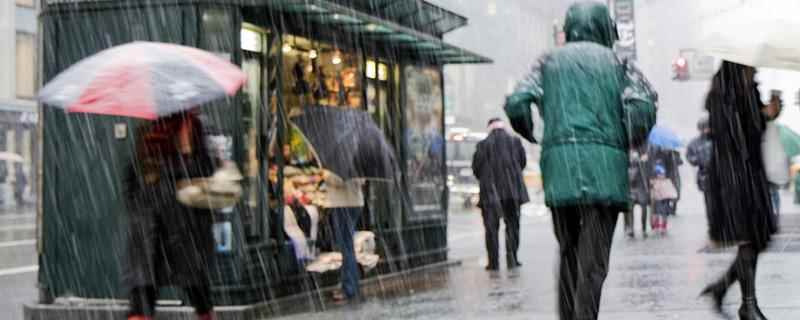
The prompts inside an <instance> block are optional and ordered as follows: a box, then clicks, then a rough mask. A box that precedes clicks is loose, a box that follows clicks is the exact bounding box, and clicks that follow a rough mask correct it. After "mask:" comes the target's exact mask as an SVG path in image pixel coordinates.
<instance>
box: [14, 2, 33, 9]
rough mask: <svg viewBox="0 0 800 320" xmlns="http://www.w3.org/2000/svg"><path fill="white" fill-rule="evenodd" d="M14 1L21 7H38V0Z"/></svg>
mask: <svg viewBox="0 0 800 320" xmlns="http://www.w3.org/2000/svg"><path fill="white" fill-rule="evenodd" d="M14 2H15V3H16V4H17V5H18V6H21V7H30V8H35V7H36V0H15V1H14Z"/></svg>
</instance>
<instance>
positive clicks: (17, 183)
mask: <svg viewBox="0 0 800 320" xmlns="http://www.w3.org/2000/svg"><path fill="white" fill-rule="evenodd" d="M27 187H28V176H26V175H25V169H24V166H23V165H22V164H21V163H16V164H14V200H15V201H16V202H17V206H20V207H21V206H24V205H25V188H27Z"/></svg>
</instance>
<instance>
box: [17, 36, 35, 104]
mask: <svg viewBox="0 0 800 320" xmlns="http://www.w3.org/2000/svg"><path fill="white" fill-rule="evenodd" d="M16 54H17V56H16V77H17V78H16V88H17V90H16V93H17V97H18V98H22V99H30V98H33V97H34V96H35V95H36V36H35V35H33V34H30V33H24V32H17V53H16Z"/></svg>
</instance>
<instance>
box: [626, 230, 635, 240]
mask: <svg viewBox="0 0 800 320" xmlns="http://www.w3.org/2000/svg"><path fill="white" fill-rule="evenodd" d="M625 235H627V236H628V238H631V239H633V238H636V234H634V233H633V230H631V231H628V232H626V233H625Z"/></svg>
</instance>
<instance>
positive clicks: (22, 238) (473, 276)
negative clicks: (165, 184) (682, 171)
mask: <svg viewBox="0 0 800 320" xmlns="http://www.w3.org/2000/svg"><path fill="white" fill-rule="evenodd" d="M534 198H536V199H538V200H539V201H540V200H541V197H540V196H539V197H534ZM784 199H787V200H784V206H785V208H784V212H786V213H785V214H784V215H783V216H782V221H783V222H784V223H783V230H784V233H783V234H781V235H779V236H777V237H776V238H775V241H774V243H773V247H772V248H771V249H770V252H768V253H766V254H764V255H763V258H762V260H761V261H762V262H761V264H760V266H759V274H758V287H759V300H760V303H761V305H762V307H763V309H764V311H765V313H766V314H767V315H768V316H770V318H771V319H794V318H797V317H798V316H800V291H798V290H794V289H795V287H796V286H797V284H800V268H798V267H797V266H800V207H798V206H796V205H791V204H789V202H791V201H789V200H788V199H791V197H790V195H789V194H788V193H785V194H784ZM697 203H702V202H700V199H699V196H698V195H697V194H693V193H688V194H686V196H685V198H684V199H683V200H682V202H681V204H680V206H679V208H680V211H679V215H678V217H676V218H674V219H672V220H671V222H670V232H669V234H668V235H666V236H663V237H661V236H650V237H648V238H646V239H645V238H642V237H641V233H640V231H639V230H637V238H636V239H633V240H631V239H626V238H625V237H624V235H623V234H622V232H621V230H622V224H621V223H622V222H621V219H620V224H619V225H618V228H617V232H616V235H615V243H614V247H613V251H612V258H611V272H610V274H609V277H608V280H607V282H606V287H605V290H604V295H603V300H602V306H601V317H600V319H609V320H610V319H616V320H628V319H630V320H634V319H636V320H647V319H717V317H716V316H715V315H713V314H712V313H711V312H709V304H708V301H705V300H703V299H698V298H697V295H698V293H699V292H700V290H701V288H702V287H703V286H704V284H705V283H707V282H709V281H711V280H713V279H714V278H716V277H717V275H719V274H720V273H721V272H722V271H723V270H724V269H725V268H726V267H727V266H728V264H729V263H730V261H731V260H732V258H733V251H731V250H709V249H708V248H707V241H706V236H705V228H706V221H705V217H704V214H703V213H702V208H701V207H700V208H698V207H697V206H696V205H695V204H697ZM449 219H450V221H449V222H450V230H449V246H450V249H451V251H450V257H451V259H453V260H460V261H461V264H460V265H458V266H454V267H450V268H444V269H438V270H434V271H427V272H423V273H416V274H412V275H409V276H408V277H407V278H406V280H405V282H404V283H403V284H402V285H399V286H396V287H395V288H391V289H390V288H388V287H386V288H383V289H381V290H382V291H378V292H371V293H369V296H370V297H369V298H368V299H367V301H366V302H365V303H363V304H359V305H354V306H345V307H336V306H326V307H325V308H326V309H327V310H326V311H323V312H315V313H300V314H294V315H291V316H285V317H282V318H280V319H458V320H462V319H483V318H491V319H545V320H547V319H557V318H556V295H555V280H554V278H555V270H556V242H555V239H554V237H553V234H552V229H551V222H550V216H549V213H548V212H547V211H546V209H545V208H544V207H543V206H541V204H530V205H527V206H526V207H525V208H524V211H523V218H522V227H521V228H522V247H521V250H520V257H521V260H522V263H523V264H524V265H523V267H522V268H520V269H517V270H514V271H508V270H501V271H500V272H496V273H488V272H486V271H484V270H483V266H484V265H485V264H486V258H485V251H484V248H483V230H482V223H481V218H480V214H479V212H478V211H475V210H460V211H455V210H454V212H453V213H451V214H450V217H449ZM637 219H638V217H637ZM0 222H2V224H0V227H5V229H0V237H5V238H0V319H21V309H22V303H24V302H32V301H35V300H36V288H35V283H36V273H35V256H36V255H35V245H33V244H32V243H31V242H29V240H31V239H30V238H28V237H31V236H33V235H34V234H35V233H31V232H33V231H32V230H28V229H29V228H28V226H29V225H31V224H34V223H35V218H34V215H33V212H32V211H30V210H27V211H26V210H22V211H9V210H5V211H1V210H0ZM637 225H638V223H637ZM502 243H503V242H502V241H501V246H502ZM738 299H739V294H738V287H736V286H734V287H733V288H732V290H731V294H730V296H729V297H728V299H727V300H726V303H725V308H726V309H727V310H728V311H729V312H731V313H735V311H736V309H737V308H738Z"/></svg>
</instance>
